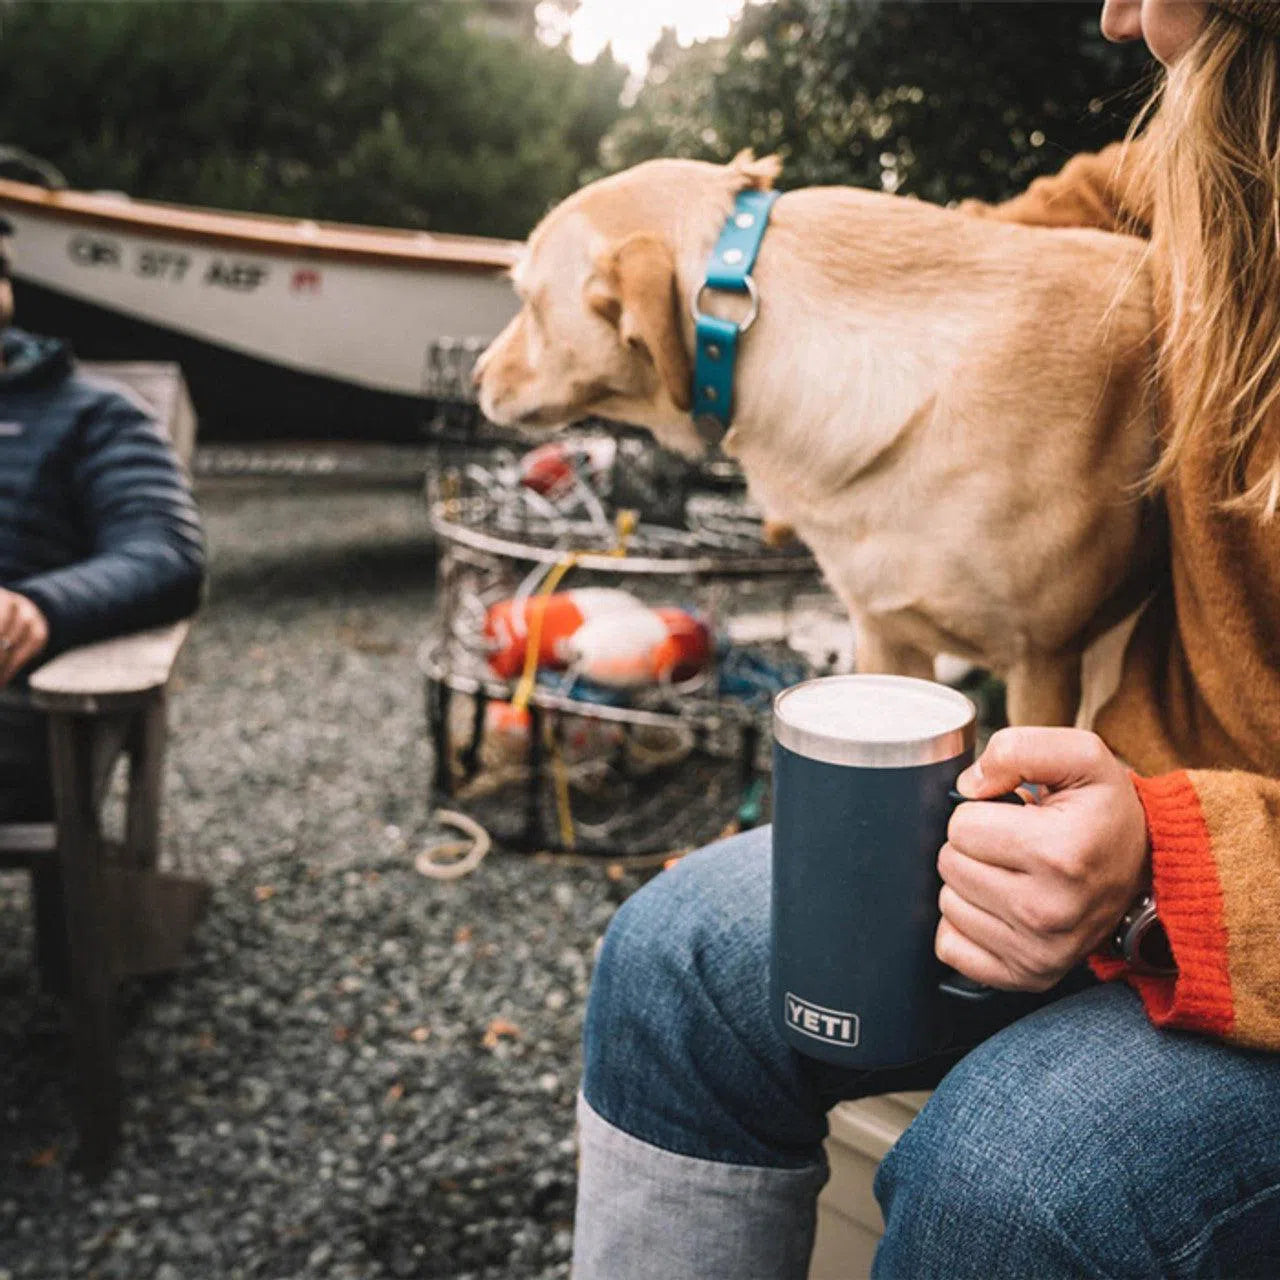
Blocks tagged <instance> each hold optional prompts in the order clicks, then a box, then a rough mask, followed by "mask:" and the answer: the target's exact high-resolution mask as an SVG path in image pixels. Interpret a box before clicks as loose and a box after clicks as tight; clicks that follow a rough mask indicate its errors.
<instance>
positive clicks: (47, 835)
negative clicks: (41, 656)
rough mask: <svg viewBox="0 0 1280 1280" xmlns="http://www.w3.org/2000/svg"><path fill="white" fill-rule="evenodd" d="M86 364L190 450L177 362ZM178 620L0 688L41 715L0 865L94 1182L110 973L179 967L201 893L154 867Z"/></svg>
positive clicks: (104, 1108)
mask: <svg viewBox="0 0 1280 1280" xmlns="http://www.w3.org/2000/svg"><path fill="white" fill-rule="evenodd" d="M86 369H87V371H89V372H93V373H95V374H98V375H100V376H103V377H106V378H109V379H111V380H113V381H117V382H118V383H120V384H122V387H123V388H124V389H126V390H129V391H131V392H132V393H133V394H135V395H136V396H137V397H139V398H141V399H142V400H143V401H144V402H145V403H146V404H147V406H148V407H149V408H150V409H151V411H152V412H153V413H155V414H156V415H157V416H158V418H159V420H160V421H161V422H162V423H163V424H164V425H165V426H166V428H167V429H168V430H169V433H170V437H171V439H173V441H174V444H175V448H176V450H177V452H178V453H179V456H180V457H181V458H182V460H183V462H184V463H185V462H186V461H187V460H188V459H189V457H190V453H191V449H192V445H193V443H194V437H195V417H194V414H193V413H192V411H191V402H190V398H189V397H188V395H187V392H186V387H185V384H184V382H183V379H182V374H181V371H180V370H179V369H178V367H177V366H176V365H140V364H130V365H93V366H87V367H86ZM188 625H189V624H188V623H186V622H182V623H178V624H176V625H174V626H170V627H163V628H159V629H157V630H154V631H148V632H142V633H139V634H136V635H131V636H124V637H121V638H119V639H115V640H108V641H105V642H103V643H101V644H94V645H87V646H85V647H83V648H80V649H75V650H71V651H70V652H67V653H64V654H61V655H60V656H59V657H57V658H54V659H53V660H52V661H51V662H48V663H46V664H45V665H44V666H42V667H40V668H39V669H38V670H36V671H35V672H34V673H33V674H32V676H31V679H30V687H29V690H25V691H22V692H17V691H14V690H5V691H0V698H3V699H4V700H6V701H8V702H11V703H12V702H18V701H20V702H22V703H23V704H24V705H27V706H32V707H35V708H37V709H38V710H40V711H42V712H44V713H45V714H46V715H47V716H48V722H49V738H50V754H51V761H50V764H51V773H52V779H53V790H54V821H53V822H52V823H48V824H44V823H21V824H18V823H10V824H8V825H3V824H0V865H5V866H24V867H27V868H29V869H30V870H31V872H32V877H33V902H34V911H35V924H36V957H37V962H38V964H39V968H40V972H41V975H42V978H43V980H44V982H45V983H46V985H47V986H49V987H50V988H51V989H53V990H55V991H57V992H58V993H59V994H61V995H63V996H64V997H65V999H66V1003H67V1010H68V1017H69V1023H70V1031H71V1038H72V1050H73V1073H74V1081H73V1088H74V1100H73V1111H74V1114H75V1118H76V1126H77V1130H78V1132H79V1138H80V1151H79V1160H80V1164H81V1167H82V1168H83V1170H84V1172H85V1174H86V1176H88V1177H89V1178H91V1179H97V1178H99V1177H101V1176H102V1175H103V1174H104V1173H105V1172H106V1170H107V1168H108V1166H109V1164H110V1162H111V1159H112V1156H113V1155H114V1152H115V1149H116V1146H117V1144H118V1141H119V1133H120V1110H121V1098H120V1082H119V1075H118V1071H117V1064H116V1039H117V1030H116V992H117V987H118V984H119V982H120V980H121V979H122V978H125V977H130V976H135V975H143V974H152V973H158V972H163V971H165V970H168V969H172V968H175V967H177V966H178V965H179V963H180V962H181V958H182V955H183V952H184V949H185V947H186V944H187V941H188V939H189V937H190V934H191V931H192V929H193V928H194V927H195V924H196V922H197V921H198V919H199V917H200V915H201V913H202V911H203V909H204V906H205V903H206V900H207V897H208V887H207V886H206V885H205V884H204V883H203V882H202V881H200V880H197V879H194V878H190V877H186V876H181V875H177V874H174V873H173V872H171V871H167V870H162V869H161V868H160V802H161V794H162V789H163V787H162V782H163V769H164V750H165V735H166V717H165V697H166V689H167V687H168V685H169V680H170V677H171V674H172V672H173V666H174V662H175V661H176V659H177V656H178V652H179V650H180V649H181V647H182V644H183V641H184V640H185V639H186V635H187V630H188ZM122 758H123V759H124V760H125V761H126V763H127V769H128V773H127V791H126V798H125V822H124V835H123V840H121V841H118V842H117V841H112V840H109V839H108V837H107V835H106V833H105V832H104V829H103V807H104V801H105V799H106V795H107V792H108V789H109V787H110V783H111V779H112V777H113V774H114V772H115V770H116V766H117V765H118V764H119V763H120V761H121V759H122Z"/></svg>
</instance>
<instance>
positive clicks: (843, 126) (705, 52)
mask: <svg viewBox="0 0 1280 1280" xmlns="http://www.w3.org/2000/svg"><path fill="white" fill-rule="evenodd" d="M1149 67H1150V62H1149V59H1148V58H1147V56H1146V54H1145V52H1144V51H1142V50H1141V49H1140V48H1137V47H1130V48H1119V47H1117V46H1114V45H1109V44H1107V43H1106V42H1105V41H1104V40H1103V38H1102V36H1101V34H1100V33H1099V31H1098V8H1097V6H1096V5H1084V4H1080V3H1079V2H1078V0H1065V2H1062V0H1037V2H1036V3H1028V2H1026V0H1022V2H1021V3H1008V2H997V0H981V2H975V0H951V2H950V3H925V2H923V0H775V2H773V3H766V4H759V5H754V6H750V7H748V8H747V10H746V11H745V13H744V15H743V17H742V19H741V20H740V21H739V22H738V23H737V24H736V25H735V27H734V29H733V30H732V32H731V33H730V35H729V36H728V37H727V38H725V39H723V40H718V41H707V42H704V43H701V44H697V45H694V46H692V47H691V48H688V49H682V48H680V46H679V45H678V44H677V43H676V41H675V38H674V33H671V32H668V33H665V34H664V36H663V37H662V39H660V40H659V41H658V44H657V45H656V46H655V49H654V53H653V59H652V62H651V66H650V71H649V75H648V78H647V81H646V83H645V85H644V87H643V89H642V90H641V92H640V95H639V97H638V99H637V101H636V103H635V106H634V108H633V109H632V110H631V111H630V112H628V114H627V115H626V116H625V117H624V118H623V119H622V120H620V121H619V123H618V124H617V125H616V126H615V127H614V129H613V130H612V132H611V133H610V134H609V136H608V137H607V138H606V139H605V144H604V148H603V158H604V166H603V167H604V169H606V170H613V169H618V168H624V167H626V166H627V165H631V164H634V163H636V162H638V161H640V160H643V159H648V158H650V157H652V156H658V155H683V156H691V157H697V158H702V159H709V160H727V159H728V158H729V157H731V156H732V155H733V154H734V153H735V152H736V151H738V150H739V149H741V148H742V147H751V148H753V149H754V150H755V151H756V152H757V153H759V154H770V153H775V152H776V153H778V154H779V155H781V156H782V157H783V159H784V160H785V161H786V168H785V171H784V175H783V177H784V184H785V185H788V186H799V185H810V184H815V183H854V184H856V185H860V186H870V187H880V188H884V189H886V190H891V191H901V192H903V193H908V194H914V195H918V196H922V197H924V198H926V199H930V200H935V201H947V200H953V199H961V198H964V197H968V196H978V197H981V198H984V199H999V198H1002V197H1005V196H1008V195H1011V194H1013V193H1014V192H1016V191H1019V190H1021V189H1022V188H1024V187H1025V186H1026V185H1027V183H1029V182H1030V181H1031V180H1032V179H1033V178H1034V177H1036V176H1038V175H1039V174H1041V173H1045V172H1052V171H1054V170H1056V169H1058V168H1060V167H1061V165H1062V163H1063V161H1064V160H1065V159H1066V158H1067V157H1068V156H1069V155H1071V154H1073V153H1075V152H1076V151H1079V150H1083V149H1089V148H1095V147H1099V146H1102V145H1104V144H1105V143H1107V142H1109V141H1112V140H1113V139H1115V138H1117V137H1120V136H1122V135H1123V133H1124V130H1125V127H1126V125H1127V123H1128V120H1129V118H1130V116H1131V115H1132V114H1133V113H1134V111H1135V110H1136V107H1137V104H1138V102H1139V101H1140V100H1141V90H1142V89H1144V88H1145V87H1146V86H1147V84H1148V82H1149V75H1150V73H1149ZM1135 87H1136V89H1137V90H1138V92H1135Z"/></svg>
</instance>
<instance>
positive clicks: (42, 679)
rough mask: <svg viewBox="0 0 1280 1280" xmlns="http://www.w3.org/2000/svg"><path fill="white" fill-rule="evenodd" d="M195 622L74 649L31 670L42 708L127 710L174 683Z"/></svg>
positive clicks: (36, 702)
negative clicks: (180, 654) (172, 678)
mask: <svg viewBox="0 0 1280 1280" xmlns="http://www.w3.org/2000/svg"><path fill="white" fill-rule="evenodd" d="M190 628H191V623H190V621H183V622H175V623H174V624H173V625H171V626H168V627H157V628H156V629H155V630H154V631H139V632H136V633H135V634H133V635H127V636H118V637H117V638H116V639H114V640H102V641H100V642H99V643H97V644H87V645H84V646H83V647H81V648H79V649H68V650H67V652H66V653H62V654H59V655H58V656H57V657H56V658H54V659H53V660H52V661H51V662H46V663H45V664H44V666H42V667H39V668H37V669H36V670H35V671H33V672H32V673H31V678H30V681H29V684H30V689H31V701H32V703H33V704H34V705H35V706H37V707H39V708H40V709H41V710H42V711H72V712H85V713H93V712H96V711H123V710H126V709H128V708H129V707H133V706H137V705H138V704H139V703H141V702H144V701H145V700H146V699H147V698H148V697H150V696H151V695H153V694H154V693H155V692H156V691H157V690H159V689H163V688H164V686H165V685H166V684H168V683H169V676H170V674H171V673H172V671H173V664H174V662H175V661H176V660H177V657H178V651H179V650H180V649H181V648H182V643H183V641H184V640H185V639H186V638H187V632H188V631H189V630H190Z"/></svg>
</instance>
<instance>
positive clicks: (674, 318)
mask: <svg viewBox="0 0 1280 1280" xmlns="http://www.w3.org/2000/svg"><path fill="white" fill-rule="evenodd" d="M601 266H602V268H603V272H604V279H603V280H601V279H597V280H595V281H593V282H592V283H591V284H589V285H588V286H587V304H588V305H589V306H590V307H591V309H592V310H593V311H595V312H596V313H597V314H599V315H601V316H603V317H604V318H605V319H606V320H608V321H609V323H610V324H612V325H614V326H616V328H617V330H618V333H619V335H620V337H621V338H622V341H623V342H625V343H626V344H627V345H628V346H632V347H637V348H639V349H640V350H642V351H644V352H645V354H646V355H647V356H648V357H649V359H650V360H651V361H652V362H653V366H654V368H655V369H657V371H658V377H659V378H661V379H662V385H663V386H664V387H665V388H666V391H667V395H668V396H669V397H670V398H671V403H672V404H674V405H675V406H676V408H677V409H682V410H687V409H688V408H689V407H690V405H691V404H692V403H693V399H692V393H691V390H690V383H691V381H692V379H693V371H692V369H691V368H690V365H689V356H688V353H687V352H686V351H685V349H684V338H683V337H682V335H681V332H680V298H679V296H678V293H677V288H676V264H675V257H674V255H673V254H672V252H671V249H670V247H669V246H668V245H667V244H666V243H665V242H664V241H662V240H661V239H659V238H658V237H657V236H653V235H647V234H644V233H640V234H638V235H634V236H631V237H629V238H628V239H626V240H624V241H623V242H622V243H621V244H620V245H618V246H617V247H616V248H615V249H614V250H612V252H611V253H609V254H608V255H607V257H606V259H605V261H604V262H603V263H602V264H601Z"/></svg>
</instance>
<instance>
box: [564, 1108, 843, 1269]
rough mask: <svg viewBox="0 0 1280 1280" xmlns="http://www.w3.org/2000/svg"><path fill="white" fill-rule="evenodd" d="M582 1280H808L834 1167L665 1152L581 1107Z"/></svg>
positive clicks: (578, 1244) (576, 1248)
mask: <svg viewBox="0 0 1280 1280" xmlns="http://www.w3.org/2000/svg"><path fill="white" fill-rule="evenodd" d="M578 1140H579V1150H580V1164H579V1181H578V1209H577V1217H576V1221H575V1227H574V1245H573V1272H572V1276H573V1280H659V1278H661V1280H686V1278H687V1280H804V1277H805V1276H806V1275H807V1273H808V1269H809V1255H810V1254H811V1253H812V1251H813V1236H814V1228H815V1223H816V1214H817V1198H818V1192H819V1191H821V1190H822V1187H823V1185H824V1184H825V1182H826V1180H827V1168H826V1165H825V1164H821V1165H810V1166H808V1167H806V1168H801V1169H770V1168H761V1167H759V1166H755V1165H737V1164H720V1163H717V1162H715V1161H712V1160H699V1159H697V1158H696V1157H694V1156H686V1155H680V1154H678V1153H676V1152H674V1151H664V1150H663V1149H662V1148H661V1147H655V1146H652V1145H650V1144H649V1143H647V1142H642V1141H641V1140H640V1139H639V1138H634V1137H632V1136H631V1135H630V1134H629V1133H624V1132H623V1131H622V1130H621V1129H618V1128H615V1127H614V1126H613V1125H611V1124H610V1123H609V1122H608V1121H607V1120H605V1119H604V1118H603V1117H602V1116H601V1115H599V1113H598V1112H596V1111H595V1110H594V1109H593V1108H592V1107H591V1105H590V1103H588V1102H587V1100H586V1098H584V1097H582V1096H579V1098H578Z"/></svg>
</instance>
